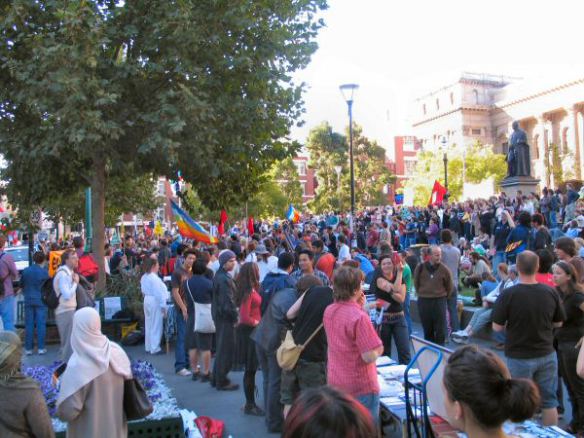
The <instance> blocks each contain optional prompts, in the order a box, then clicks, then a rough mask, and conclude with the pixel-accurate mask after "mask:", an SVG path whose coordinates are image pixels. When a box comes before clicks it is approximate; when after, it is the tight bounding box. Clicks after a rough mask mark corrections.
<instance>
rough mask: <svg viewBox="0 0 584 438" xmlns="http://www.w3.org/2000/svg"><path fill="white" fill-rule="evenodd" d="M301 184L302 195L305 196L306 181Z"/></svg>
mask: <svg viewBox="0 0 584 438" xmlns="http://www.w3.org/2000/svg"><path fill="white" fill-rule="evenodd" d="M301 185H302V196H303V197H305V196H306V183H303V184H301Z"/></svg>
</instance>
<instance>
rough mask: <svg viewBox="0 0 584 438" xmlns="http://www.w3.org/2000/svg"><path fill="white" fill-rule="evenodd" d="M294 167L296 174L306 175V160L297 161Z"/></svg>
mask: <svg viewBox="0 0 584 438" xmlns="http://www.w3.org/2000/svg"><path fill="white" fill-rule="evenodd" d="M296 168H297V169H298V175H300V176H306V161H297V162H296Z"/></svg>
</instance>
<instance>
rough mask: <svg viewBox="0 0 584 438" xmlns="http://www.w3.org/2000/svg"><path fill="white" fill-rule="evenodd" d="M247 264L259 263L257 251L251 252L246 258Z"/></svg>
mask: <svg viewBox="0 0 584 438" xmlns="http://www.w3.org/2000/svg"><path fill="white" fill-rule="evenodd" d="M247 262H254V263H257V262H258V256H257V255H256V253H255V251H254V252H250V253H249V254H248V255H247V257H246V258H245V263H247Z"/></svg>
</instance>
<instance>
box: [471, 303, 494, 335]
mask: <svg viewBox="0 0 584 438" xmlns="http://www.w3.org/2000/svg"><path fill="white" fill-rule="evenodd" d="M492 313H493V309H491V308H490V307H481V308H480V309H477V310H475V312H474V313H473V315H472V318H471V319H470V322H469V323H468V326H469V327H470V328H471V329H472V334H473V335H476V334H477V333H478V332H480V331H481V330H482V329H484V328H485V327H487V326H488V325H489V324H490V323H491V314H492Z"/></svg>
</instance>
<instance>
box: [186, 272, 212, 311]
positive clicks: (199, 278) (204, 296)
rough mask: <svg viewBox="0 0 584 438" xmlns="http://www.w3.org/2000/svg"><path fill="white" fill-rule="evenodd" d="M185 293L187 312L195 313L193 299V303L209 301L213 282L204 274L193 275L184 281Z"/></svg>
mask: <svg viewBox="0 0 584 438" xmlns="http://www.w3.org/2000/svg"><path fill="white" fill-rule="evenodd" d="M187 285H188V288H187ZM189 291H190V294H189ZM185 295H186V304H187V309H188V313H189V315H193V314H194V313H195V307H194V305H193V300H195V303H200V304H210V303H211V301H212V299H213V282H212V281H211V280H209V279H208V278H207V277H206V276H205V275H193V276H192V277H191V278H190V280H188V281H186V282H185ZM191 295H192V299H191Z"/></svg>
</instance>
